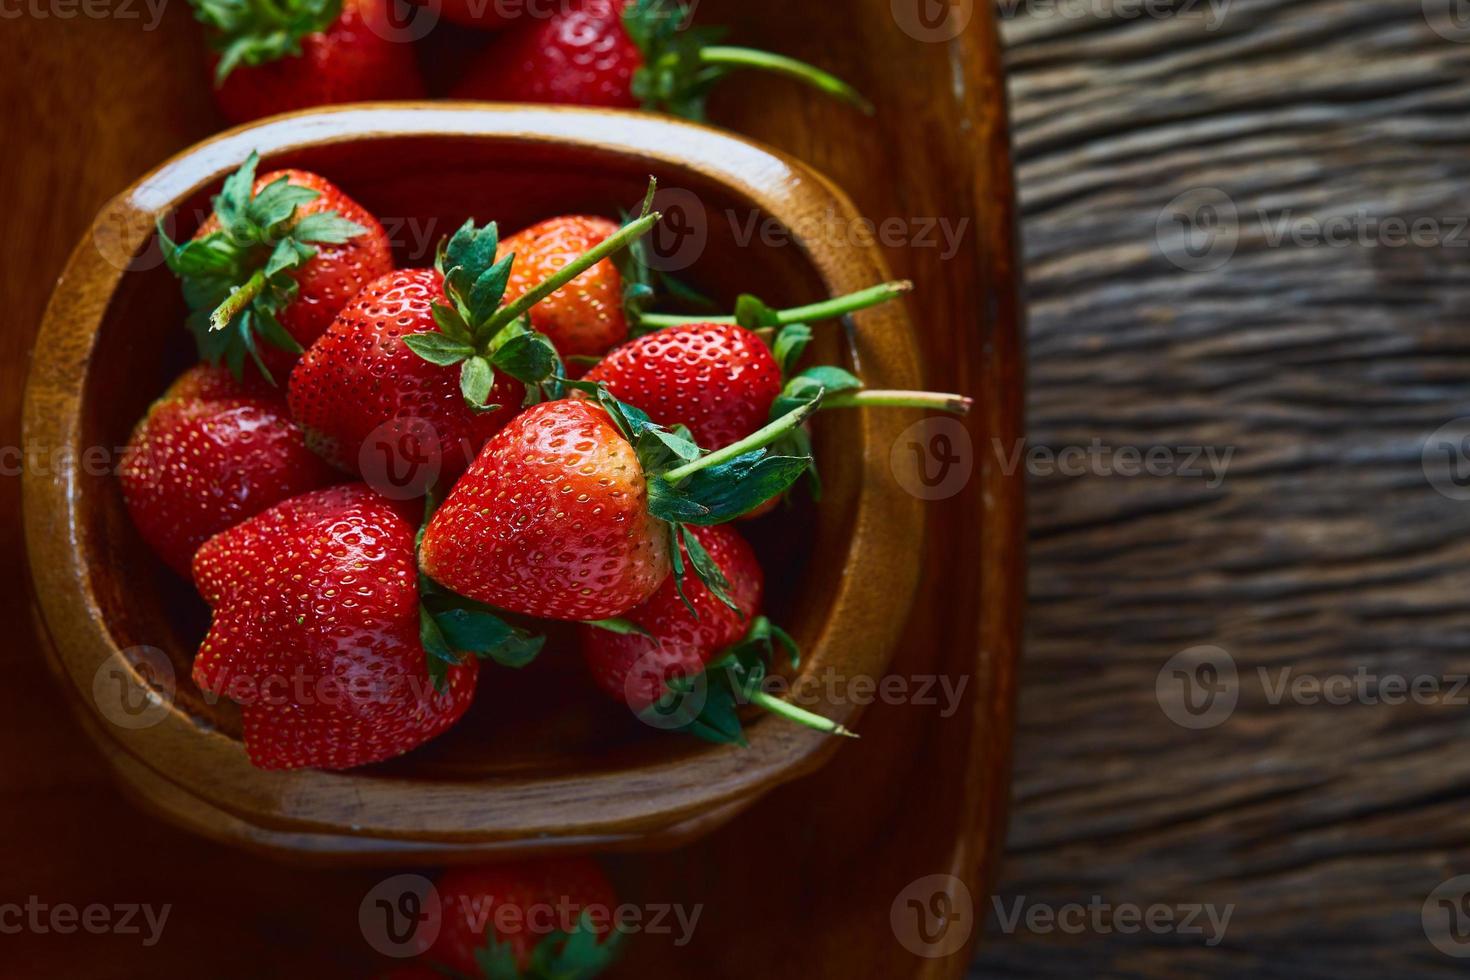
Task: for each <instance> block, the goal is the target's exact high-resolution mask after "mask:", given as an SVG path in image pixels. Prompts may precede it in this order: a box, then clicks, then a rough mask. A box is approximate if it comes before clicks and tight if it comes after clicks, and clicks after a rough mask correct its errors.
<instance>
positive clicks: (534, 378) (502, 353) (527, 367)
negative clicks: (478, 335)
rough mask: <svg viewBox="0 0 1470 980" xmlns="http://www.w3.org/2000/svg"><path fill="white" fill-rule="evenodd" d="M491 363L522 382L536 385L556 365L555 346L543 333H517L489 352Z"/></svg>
mask: <svg viewBox="0 0 1470 980" xmlns="http://www.w3.org/2000/svg"><path fill="white" fill-rule="evenodd" d="M490 359H491V361H492V362H493V363H494V365H495V366H496V367H498V368H500V369H501V370H502V371H504V372H505V373H506V374H508V375H510V376H511V377H513V378H515V379H516V380H518V381H521V382H523V383H525V384H528V385H529V384H539V383H541V382H542V381H545V380H546V379H547V378H549V377H551V375H552V373H553V372H554V371H555V370H556V368H557V357H556V348H555V347H554V346H552V343H551V338H549V337H547V336H546V335H545V334H543V333H519V334H516V335H515V336H512V337H511V338H510V339H508V340H507V341H505V343H503V344H501V345H500V346H499V347H498V348H497V349H496V351H495V353H494V354H493V355H491V358H490Z"/></svg>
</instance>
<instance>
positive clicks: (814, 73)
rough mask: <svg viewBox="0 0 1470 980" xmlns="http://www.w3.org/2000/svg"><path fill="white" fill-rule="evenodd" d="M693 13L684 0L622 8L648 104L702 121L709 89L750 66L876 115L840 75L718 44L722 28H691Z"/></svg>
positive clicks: (638, 92) (643, 0)
mask: <svg viewBox="0 0 1470 980" xmlns="http://www.w3.org/2000/svg"><path fill="white" fill-rule="evenodd" d="M692 12H693V8H692V6H691V5H688V4H685V3H683V2H682V0H632V2H631V3H629V4H628V5H627V6H626V7H625V8H623V29H624V30H625V31H627V33H628V36H629V37H630V38H631V39H632V41H633V43H634V44H635V45H636V46H637V47H638V50H639V51H640V52H641V53H642V55H643V64H642V65H641V66H640V67H639V68H638V69H637V70H636V71H634V73H633V82H632V91H633V95H634V97H635V98H637V99H638V100H639V101H641V102H642V103H643V107H644V108H645V109H654V110H663V111H666V112H671V113H673V114H675V115H679V116H684V117H685V118H688V119H700V120H702V119H703V118H704V115H705V100H706V99H707V98H708V97H709V91H710V89H711V88H712V87H714V85H715V84H716V83H717V82H719V81H720V79H722V78H724V77H725V76H726V75H728V74H730V73H731V72H733V71H738V70H740V69H746V68H752V69H756V70H759V71H767V72H771V73H773V74H777V75H784V76H785V77H787V78H791V79H795V80H796V81H799V82H802V83H804V84H806V85H809V86H811V87H812V88H814V89H816V90H818V91H820V92H824V93H826V94H827V95H831V96H834V97H835V98H837V99H840V100H841V101H843V102H846V103H848V104H849V105H853V106H856V107H857V108H858V109H860V110H861V111H862V112H864V113H866V114H867V115H872V114H873V111H874V110H873V104H872V103H871V102H869V101H868V100H867V99H865V98H863V96H862V94H861V93H860V92H858V91H857V89H855V88H853V87H852V86H851V85H849V84H847V83H846V82H844V81H843V80H842V79H840V78H838V77H837V76H836V75H833V74H831V73H830V72H826V71H823V70H822V69H820V68H818V67H816V66H815V65H809V64H807V63H806V62H804V61H798V60H797V59H795V58H788V57H786V56H785V55H779V54H773V53H771V52H769V51H758V50H756V49H754V48H739V47H731V46H729V45H722V44H717V43H715V42H717V41H719V40H721V38H723V36H724V34H725V31H724V29H722V28H711V27H695V28H691V27H689V26H688V25H689V19H690V15H691V14H692Z"/></svg>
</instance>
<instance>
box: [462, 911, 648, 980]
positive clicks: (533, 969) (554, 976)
mask: <svg viewBox="0 0 1470 980" xmlns="http://www.w3.org/2000/svg"><path fill="white" fill-rule="evenodd" d="M622 945H623V933H622V932H620V931H618V930H616V929H614V930H611V931H609V932H608V933H607V934H606V938H603V936H602V934H600V933H599V932H598V931H597V929H596V928H595V927H594V925H593V922H592V916H591V914H590V913H588V912H585V911H584V912H583V913H582V914H581V916H580V917H579V918H578V919H577V924H576V925H575V926H573V927H572V929H571V931H566V930H562V929H558V930H556V931H555V932H552V933H550V934H548V935H547V936H546V937H545V938H543V939H542V940H541V941H540V942H538V943H537V944H536V945H535V947H534V948H532V950H531V955H530V957H529V961H528V962H527V963H526V965H525V966H524V967H522V965H521V962H520V961H519V959H517V957H516V952H515V948H514V947H513V946H512V945H511V944H510V943H508V942H505V941H504V940H502V939H500V938H499V937H497V936H496V935H495V930H494V928H493V927H490V926H487V927H486V929H485V945H484V946H481V947H480V948H478V949H476V950H475V965H476V966H478V967H479V970H480V977H481V978H483V980H591V978H593V977H597V976H601V975H602V973H603V972H604V971H605V970H606V969H607V968H608V967H609V966H611V965H612V962H613V961H614V960H616V959H617V958H618V955H619V954H620V953H621V952H622Z"/></svg>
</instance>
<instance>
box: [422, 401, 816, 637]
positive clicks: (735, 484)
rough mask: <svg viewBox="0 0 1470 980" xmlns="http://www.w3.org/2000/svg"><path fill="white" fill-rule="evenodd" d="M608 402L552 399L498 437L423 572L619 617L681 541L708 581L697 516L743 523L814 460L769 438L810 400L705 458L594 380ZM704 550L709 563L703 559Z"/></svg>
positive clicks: (491, 595)
mask: <svg viewBox="0 0 1470 980" xmlns="http://www.w3.org/2000/svg"><path fill="white" fill-rule="evenodd" d="M577 386H578V387H579V388H580V389H581V390H584V391H586V392H588V393H590V394H593V395H594V396H595V397H597V398H598V400H599V402H600V404H596V405H594V404H592V403H591V402H590V401H588V400H584V399H581V398H574V399H566V400H563V401H555V402H545V403H542V404H540V405H536V406H534V407H533V408H530V409H528V410H527V411H525V412H523V413H521V414H520V415H518V416H517V417H516V418H515V419H514V420H512V421H511V423H510V424H509V425H508V426H506V427H505V428H504V429H502V430H501V431H500V432H499V433H497V434H496V435H495V437H494V438H493V439H491V440H490V441H489V442H488V443H486V444H485V448H484V449H483V450H482V451H481V452H480V455H479V457H478V458H477V459H476V460H475V462H474V463H473V464H472V465H471V466H470V469H469V471H468V472H467V473H466V474H465V476H464V478H463V479H461V480H460V481H459V483H458V484H457V485H456V486H455V488H454V490H453V492H452V493H450V495H449V497H448V499H447V500H445V502H444V505H443V506H442V507H441V508H440V509H439V511H438V512H437V513H436V514H435V515H434V517H433V519H432V520H431V521H430V522H429V526H428V529H427V531H426V532H425V535H424V542H423V548H422V549H421V551H420V563H421V565H422V567H423V569H424V572H425V573H426V574H427V575H428V576H429V577H431V578H433V579H434V580H435V581H437V582H439V583H441V584H443V585H445V586H446V587H448V588H450V589H453V590H454V591H456V592H459V593H461V594H463V595H467V596H469V597H470V598H472V599H478V600H480V601H482V602H487V603H490V604H491V605H495V606H499V607H501V608H504V609H509V610H512V611H515V612H521V613H526V614H528V615H532V616H541V617H546V618H549V619H570V620H597V619H604V618H607V617H612V616H619V615H621V614H622V613H624V612H626V611H627V610H629V609H631V608H633V607H634V606H636V605H638V604H639V603H641V602H643V601H644V600H646V599H647V598H648V597H649V596H651V595H652V594H653V592H654V590H655V589H657V588H658V587H659V585H660V584H661V583H662V582H663V580H664V579H665V577H666V576H667V574H668V572H669V569H670V567H671V559H672V568H673V571H674V572H675V574H676V575H677V576H679V577H680V578H682V575H683V569H684V563H683V561H682V560H681V559H678V558H677V557H676V556H677V555H678V551H677V550H676V551H675V552H674V553H673V554H672V555H671V554H670V551H669V544H670V538H671V537H672V538H673V540H674V541H678V540H680V539H681V538H682V540H683V541H684V543H685V546H686V547H688V548H689V551H690V553H691V558H692V559H694V560H693V561H692V564H693V566H694V569H695V571H696V572H697V573H698V574H699V576H700V577H701V578H702V579H703V580H704V581H706V582H707V583H708V582H710V581H711V578H710V576H711V575H712V574H714V575H716V576H717V574H718V573H717V572H712V563H711V562H709V561H708V556H706V555H704V554H703V549H702V548H698V547H697V542H696V544H693V545H691V544H690V543H689V542H690V541H691V540H693V539H692V537H691V536H690V534H689V533H688V529H687V528H686V527H684V525H685V524H686V523H691V522H692V523H695V524H699V525H709V524H718V523H723V522H725V521H729V520H734V519H735V518H736V517H739V516H740V515H741V514H744V513H746V512H747V511H749V510H750V509H751V508H753V507H755V506H756V505H758V504H759V503H761V502H762V501H764V500H766V499H767V498H769V497H772V496H776V495H777V494H779V493H781V492H782V491H784V490H785V489H786V487H788V486H790V485H791V483H792V482H793V481H794V480H795V479H796V478H797V477H798V476H799V475H800V474H801V473H802V472H803V471H804V470H805V469H806V467H807V465H808V464H809V463H810V462H811V460H810V457H806V456H800V457H792V456H774V455H771V454H768V453H766V452H765V451H764V449H763V448H762V447H764V446H765V445H766V444H768V443H770V442H773V441H775V440H777V439H779V438H781V437H782V436H783V435H784V434H786V433H788V432H790V431H791V430H792V429H793V428H795V427H796V426H799V425H800V423H801V420H802V419H804V418H805V417H806V416H807V415H808V414H810V412H811V411H812V410H813V407H814V406H813V404H804V405H802V406H799V407H798V408H797V409H796V410H795V411H793V412H792V413H791V414H790V415H789V416H788V417H786V418H784V419H782V420H780V421H779V422H778V423H776V424H773V425H770V426H767V427H765V428H764V429H762V430H761V431H760V432H759V433H757V434H755V435H754V436H753V437H752V438H750V439H746V440H743V441H742V442H741V443H736V444H734V445H732V446H729V447H726V448H725V449H724V450H720V451H717V452H715V453H710V454H708V455H701V451H700V449H699V447H698V446H696V445H695V444H693V443H692V442H690V441H689V440H687V439H685V438H683V437H682V436H679V435H677V434H675V433H671V432H668V431H666V430H664V429H662V428H661V427H660V426H657V425H654V424H653V423H651V422H649V420H648V418H647V416H645V415H644V414H643V413H641V412H638V411H637V410H636V409H633V408H631V407H629V406H626V405H623V404H621V403H619V402H617V401H616V400H615V399H613V398H611V397H610V396H608V395H607V393H606V392H605V391H603V390H600V389H598V388H597V386H596V385H592V384H586V383H580V382H579V383H577ZM701 559H703V560H701Z"/></svg>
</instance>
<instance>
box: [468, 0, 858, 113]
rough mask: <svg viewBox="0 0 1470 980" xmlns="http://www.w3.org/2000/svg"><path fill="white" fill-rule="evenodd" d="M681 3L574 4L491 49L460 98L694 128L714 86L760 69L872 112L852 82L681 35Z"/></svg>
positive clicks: (507, 34)
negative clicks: (642, 115)
mask: <svg viewBox="0 0 1470 980" xmlns="http://www.w3.org/2000/svg"><path fill="white" fill-rule="evenodd" d="M689 13H690V10H689V8H687V7H686V6H685V5H684V4H682V3H679V2H677V0H573V2H571V3H568V4H567V5H566V6H564V7H562V8H561V9H560V10H558V11H557V12H555V13H553V14H552V15H551V16H550V17H545V18H538V19H534V20H531V21H529V22H526V23H521V24H516V25H514V26H512V27H510V28H508V29H507V30H505V31H504V32H502V33H501V34H500V35H498V36H497V37H496V38H495V39H494V40H492V41H491V42H490V44H489V46H488V47H487V48H486V49H485V51H484V53H483V54H482V55H481V56H480V58H479V60H478V61H476V62H475V63H474V64H473V65H472V66H471V68H470V70H469V71H468V73H467V74H466V75H465V77H464V78H463V79H462V80H461V81H460V83H459V85H458V86H457V87H456V89H455V93H454V94H455V96H456V97H457V98H463V99H487V100H490V101H497V102H551V103H566V104H572V105H590V106H609V107H613V108H636V107H638V106H640V105H641V106H642V107H643V108H646V109H660V110H665V111H668V112H672V113H675V114H678V115H683V116H688V117H690V118H694V119H698V118H702V117H703V115H704V100H705V96H706V95H707V94H708V92H709V89H710V88H711V87H712V86H713V85H714V83H715V82H717V81H719V79H721V78H723V77H724V76H725V75H727V74H729V73H730V72H732V71H736V70H738V69H741V68H756V69H762V70H765V71H771V72H775V73H776V74H780V75H785V76H787V77H788V78H794V79H796V80H798V81H802V82H805V83H806V84H808V85H811V86H813V87H815V88H817V89H819V90H820V91H823V92H826V93H827V94H829V95H833V96H836V97H837V98H840V99H842V100H844V101H846V102H849V103H852V104H853V105H856V106H858V107H859V108H861V109H862V110H863V111H865V112H869V113H871V112H872V106H871V105H869V104H868V102H867V100H865V99H864V98H863V97H862V96H861V95H859V94H858V92H857V91H856V90H855V89H853V88H852V86H850V85H848V84H847V83H846V82H843V81H842V80H840V79H838V78H836V77H835V76H833V75H830V74H828V73H827V72H824V71H821V70H820V69H818V68H815V67H813V66H812V65H808V64H805V63H803V62H800V61H797V60H795V59H793V58H786V57H783V56H781V55H776V54H771V53H769V52H766V51H753V50H751V49H749V48H735V47H729V46H726V45H716V44H715V43H714V42H715V41H716V40H718V39H719V37H720V35H721V34H722V33H723V31H720V30H711V29H709V28H702V29H696V30H685V29H684V28H685V25H686V23H687V22H688V20H689Z"/></svg>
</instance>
